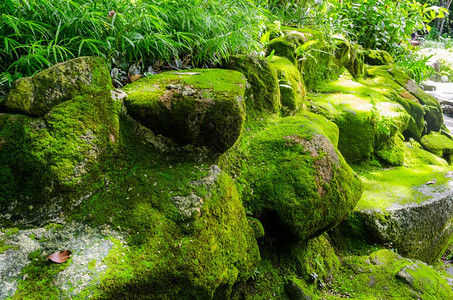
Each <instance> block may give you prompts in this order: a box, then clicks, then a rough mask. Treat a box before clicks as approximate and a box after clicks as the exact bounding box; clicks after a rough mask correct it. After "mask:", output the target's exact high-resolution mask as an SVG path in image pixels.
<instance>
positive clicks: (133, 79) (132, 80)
mask: <svg viewBox="0 0 453 300" xmlns="http://www.w3.org/2000/svg"><path fill="white" fill-rule="evenodd" d="M140 78H142V75H140V74H137V75H131V76H129V79H130V80H131V82H134V81H137V80H139V79H140Z"/></svg>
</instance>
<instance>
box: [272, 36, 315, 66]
mask: <svg viewBox="0 0 453 300" xmlns="http://www.w3.org/2000/svg"><path fill="white" fill-rule="evenodd" d="M309 40H310V35H309V34H306V33H303V32H299V31H294V30H292V31H287V32H285V34H284V36H282V37H279V38H276V39H273V40H272V41H270V42H269V45H268V46H267V52H268V53H271V52H272V51H273V52H274V55H277V56H280V57H284V58H286V59H287V60H289V61H290V62H291V63H293V64H294V65H295V66H299V61H298V55H297V54H296V48H297V47H299V46H302V45H303V44H305V43H306V42H308V41H309Z"/></svg>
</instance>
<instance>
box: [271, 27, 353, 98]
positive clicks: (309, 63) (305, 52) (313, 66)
mask: <svg viewBox="0 0 453 300" xmlns="http://www.w3.org/2000/svg"><path fill="white" fill-rule="evenodd" d="M282 31H283V32H284V36H283V37H279V38H276V39H274V40H272V41H271V42H270V43H269V45H268V49H267V51H268V52H269V53H271V52H272V51H274V54H275V55H277V56H281V57H284V58H286V59H288V60H289V61H290V62H292V63H293V64H294V65H295V66H296V67H297V68H298V69H299V71H300V72H301V74H302V77H303V80H304V82H305V86H306V87H307V89H308V90H313V89H315V88H316V87H317V86H318V85H319V84H320V83H321V82H322V81H326V80H330V79H335V78H337V77H338V75H339V74H340V73H341V72H342V70H343V69H342V68H341V66H339V65H338V64H336V62H335V61H334V59H333V56H334V49H336V46H335V45H333V44H332V45H330V44H328V43H327V42H326V41H325V38H324V34H323V33H322V32H320V31H318V30H316V29H313V28H310V27H303V28H295V27H285V26H283V27H282ZM343 47H344V46H342V45H340V46H338V49H343ZM344 50H345V49H343V50H342V51H338V54H337V55H339V57H340V56H341V55H345V51H344Z"/></svg>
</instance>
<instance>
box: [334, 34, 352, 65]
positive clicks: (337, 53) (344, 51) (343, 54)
mask: <svg viewBox="0 0 453 300" xmlns="http://www.w3.org/2000/svg"><path fill="white" fill-rule="evenodd" d="M334 43H335V48H334V62H335V64H336V65H337V66H338V67H339V68H342V67H344V66H345V65H346V63H347V62H348V61H349V59H350V58H351V45H350V44H349V42H348V41H347V40H345V39H344V38H342V37H341V36H334Z"/></svg>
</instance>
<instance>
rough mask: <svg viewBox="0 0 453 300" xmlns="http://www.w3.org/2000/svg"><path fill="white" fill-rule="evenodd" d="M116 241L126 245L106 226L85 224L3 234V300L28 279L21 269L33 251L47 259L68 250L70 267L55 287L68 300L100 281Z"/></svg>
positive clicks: (0, 273)
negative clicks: (106, 258) (95, 226)
mask: <svg viewBox="0 0 453 300" xmlns="http://www.w3.org/2000/svg"><path fill="white" fill-rule="evenodd" d="M114 240H116V241H118V242H120V243H121V244H125V239H124V237H123V236H122V235H121V234H120V233H119V232H116V231H114V230H112V229H111V228H109V227H107V226H101V227H97V228H91V227H89V226H87V225H84V224H82V223H68V224H65V225H59V224H53V225H48V226H46V227H40V228H34V229H27V230H18V231H15V230H4V231H3V232H0V241H3V243H4V245H5V246H8V247H9V248H8V249H7V250H6V251H4V252H3V253H1V254H0V299H6V298H8V297H11V296H13V295H14V293H15V291H16V290H17V288H18V285H19V280H20V279H26V278H27V277H28V275H27V274H23V272H22V270H23V268H24V267H25V266H26V265H28V264H30V263H31V261H30V259H29V255H30V254H31V253H32V252H35V251H39V252H41V254H42V256H43V257H44V256H47V255H50V254H52V253H55V252H59V251H62V250H65V249H67V250H70V251H72V255H71V259H70V260H69V261H67V262H66V263H65V264H69V266H68V267H67V268H66V269H65V270H64V271H62V272H60V273H58V274H57V276H56V277H55V278H54V281H53V284H54V285H55V286H56V287H58V289H59V290H60V291H61V294H62V295H63V297H65V298H66V297H67V298H70V297H71V296H73V295H76V294H78V293H79V292H80V291H82V290H83V289H84V288H86V287H89V286H92V285H95V284H96V283H98V282H99V276H100V275H101V274H102V273H103V272H105V271H106V270H107V265H106V264H105V262H103V259H104V258H105V257H106V256H107V255H108V254H109V251H110V250H111V249H112V248H113V247H114Z"/></svg>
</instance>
